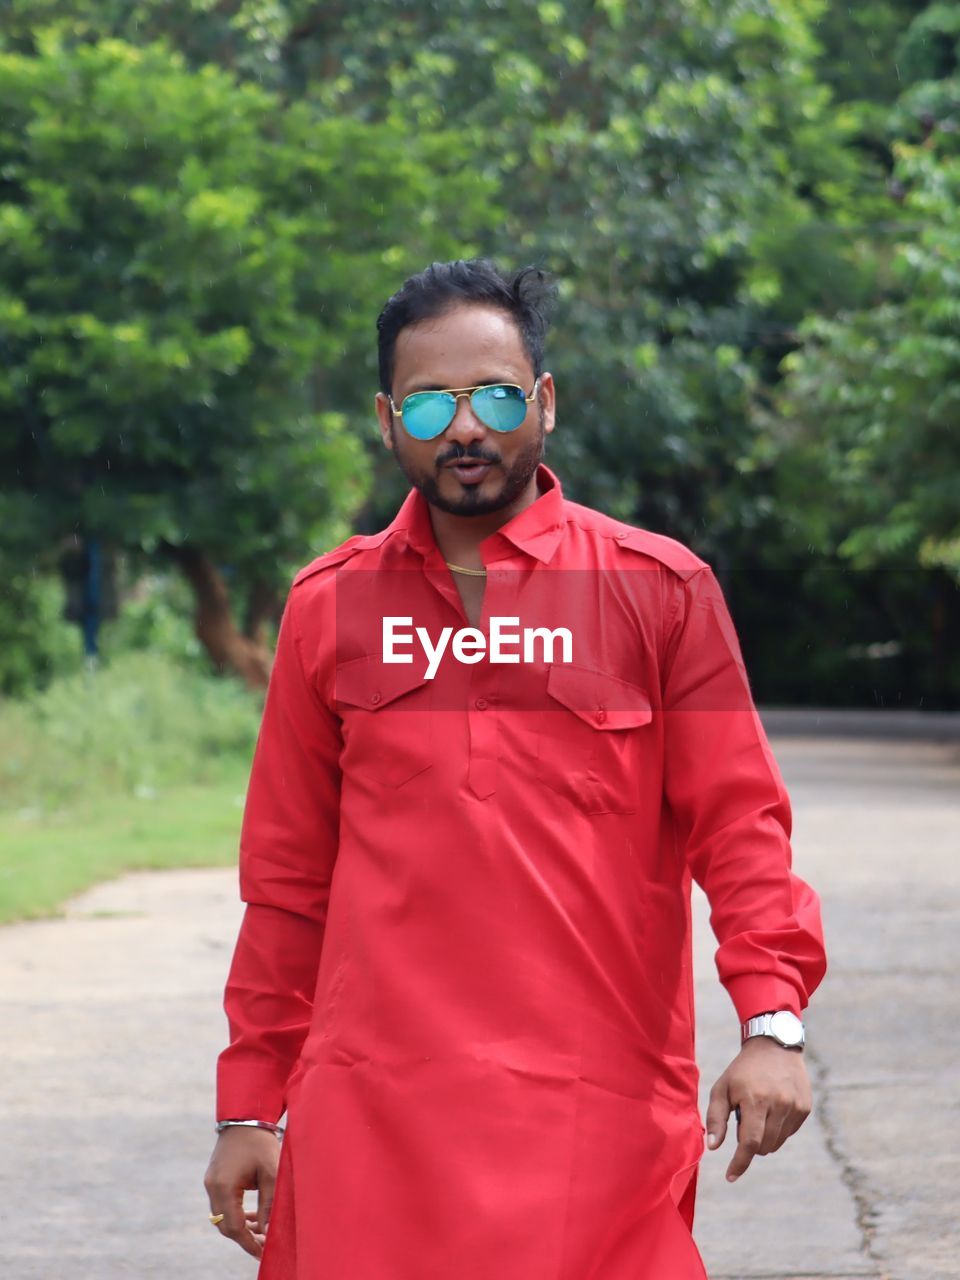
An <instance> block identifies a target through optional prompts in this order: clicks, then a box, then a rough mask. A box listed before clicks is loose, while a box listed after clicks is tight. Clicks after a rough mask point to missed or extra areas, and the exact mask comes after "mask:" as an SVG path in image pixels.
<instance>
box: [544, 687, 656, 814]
mask: <svg viewBox="0 0 960 1280" xmlns="http://www.w3.org/2000/svg"><path fill="white" fill-rule="evenodd" d="M546 691H547V697H546V699H545V703H546V707H545V710H544V711H543V712H542V713H541V716H540V724H539V733H538V739H537V756H538V776H539V778H540V780H541V781H542V782H543V783H545V784H546V785H547V786H548V787H550V788H551V789H552V790H553V791H556V792H557V793H558V794H560V795H562V796H564V797H566V798H567V799H568V800H570V801H571V802H572V803H573V804H575V805H576V806H577V808H578V809H581V810H583V811H584V812H586V813H635V812H636V811H637V809H638V807H639V804H640V795H641V786H640V780H641V776H642V771H643V769H644V768H645V767H646V768H648V767H649V765H650V759H649V753H650V751H651V748H652V746H653V737H652V734H653V730H652V729H651V727H650V725H651V721H652V719H653V710H652V707H651V705H650V697H649V695H648V693H647V691H646V690H645V689H643V688H641V687H640V686H639V685H636V684H632V683H630V682H629V681H627V680H622V679H621V678H620V677H619V676H614V675H610V674H608V673H606V672H603V671H595V670H593V669H591V668H589V667H581V666H576V665H574V664H573V663H565V664H558V665H555V666H552V667H551V668H550V670H549V672H548V675H547V684H546Z"/></svg>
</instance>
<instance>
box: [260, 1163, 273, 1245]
mask: <svg viewBox="0 0 960 1280" xmlns="http://www.w3.org/2000/svg"><path fill="white" fill-rule="evenodd" d="M276 1182H277V1180H276V1178H274V1177H271V1175H270V1174H267V1173H261V1174H260V1190H259V1192H258V1193H257V1231H258V1232H259V1233H260V1235H265V1234H266V1230H267V1223H268V1222H269V1221H270V1210H271V1208H272V1207H273V1189H274V1187H275V1186H276Z"/></svg>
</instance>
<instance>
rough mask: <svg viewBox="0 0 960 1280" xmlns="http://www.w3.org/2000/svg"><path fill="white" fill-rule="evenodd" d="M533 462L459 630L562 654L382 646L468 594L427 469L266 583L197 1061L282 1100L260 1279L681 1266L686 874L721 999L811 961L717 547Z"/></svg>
mask: <svg viewBox="0 0 960 1280" xmlns="http://www.w3.org/2000/svg"><path fill="white" fill-rule="evenodd" d="M537 478H538V483H539V486H540V490H541V493H540V496H539V497H538V499H537V500H536V501H535V502H534V503H532V504H531V505H530V506H529V507H527V508H526V509H525V510H524V511H522V512H520V514H519V515H517V516H515V517H514V518H513V519H512V520H510V521H509V522H508V523H507V524H505V525H503V526H502V528H500V529H499V530H498V531H497V532H496V533H494V534H491V535H490V536H489V537H488V538H486V539H484V541H483V542H482V543H481V544H480V554H481V557H482V559H483V563H484V564H485V565H486V566H487V569H488V576H487V580H486V589H485V595H484V603H483V617H482V621H481V629H482V630H483V632H484V634H485V635H489V620H490V618H491V617H494V616H496V617H512V618H516V619H519V621H520V624H521V626H523V627H526V626H537V625H540V626H549V627H550V628H551V629H553V628H556V627H562V626H565V627H567V628H568V630H569V631H570V633H571V636H572V661H571V662H569V663H567V662H563V661H561V657H562V655H561V654H560V652H559V649H558V650H556V651H555V652H554V654H553V656H552V660H550V658H549V655H545V654H543V653H542V652H539V651H536V652H534V653H533V654H531V656H532V657H533V658H534V660H533V661H531V662H526V663H517V664H508V663H494V662H491V661H490V660H489V655H488V656H486V657H484V658H483V659H482V660H481V661H479V662H477V663H476V664H473V665H467V664H466V663H464V662H460V661H457V660H456V659H455V657H454V656H453V654H452V653H451V652H449V651H448V652H447V654H446V655H445V657H444V658H443V660H442V662H441V664H440V667H439V669H438V671H437V673H436V676H435V678H433V679H429V678H427V675H426V666H427V662H426V658H425V657H424V655H423V652H422V651H421V649H420V648H419V645H418V644H414V645H413V646H412V648H411V647H410V646H408V647H407V648H406V650H405V652H408V653H412V657H413V661H412V663H409V664H406V665H393V664H387V663H385V662H384V661H383V658H382V618H383V616H384V615H385V614H387V615H390V616H405V617H407V618H410V619H412V625H408V626H407V628H406V629H407V630H408V631H412V628H413V627H416V626H422V627H425V628H426V630H427V632H428V633H429V634H430V635H431V637H432V638H433V639H434V640H435V639H436V637H437V635H438V634H439V632H440V629H441V628H442V627H444V626H450V627H453V628H454V629H455V630H458V629H460V628H462V627H465V626H467V625H468V624H467V621H466V618H465V616H464V614H463V610H462V607H461V604H460V599H459V596H458V593H457V590H456V587H455V584H454V581H453V577H452V575H451V572H450V571H449V570H448V569H447V568H446V567H445V565H444V563H443V557H442V555H441V554H440V551H439V549H438V548H437V545H436V542H435V540H434V537H433V532H432V528H431V524H430V518H429V513H428V509H427V505H426V502H425V501H424V499H423V498H422V497H421V495H420V494H419V493H418V492H417V491H416V490H411V491H410V493H409V494H408V496H407V498H406V500H405V502H404V503H403V506H402V507H401V509H400V511H399V513H398V515H397V517H396V519H395V520H394V521H393V523H392V524H391V525H390V526H389V527H388V528H387V529H386V530H384V531H383V532H381V533H379V534H375V535H372V536H368V537H365V536H359V535H358V536H356V537H354V538H351V539H349V540H348V541H347V542H346V543H344V544H343V546H341V547H339V548H337V549H336V550H334V551H331V552H330V553H328V554H327V555H324V556H321V557H320V558H319V559H318V560H315V561H314V562H313V563H312V564H311V565H309V566H308V567H307V568H305V569H304V570H303V571H302V572H301V573H300V574H299V575H298V576H297V577H296V579H295V580H294V584H293V587H292V589H291V591H290V595H289V598H288V601H287V607H286V610H285V613H284V618H283V623H282V626H281V630H280V636H279V641H278V647H277V654H276V660H275V665H274V669H273V675H272V678H271V682H270V688H269V691H268V694H267V701H266V705H265V709H264V717H263V724H262V728H261V732H260V737H259V740H258V743H257V749H256V753H255V757H254V762H253V769H252V773H251V779H250V787H249V792H248V796H247V804H246V810H245V813H244V821H243V831H242V836H241V850H240V876H241V893H242V897H243V900H244V901H245V902H246V903H247V904H248V905H247V908H246V912H245V915H244V920H243V924H242V927H241V930H240V935H239V938H238V941H237V947H236V952H235V955H234V959H233V964H232V967H231V971H230V976H229V979H228V983H227V989H226V998H225V1007H226V1010H227V1015H228V1018H229V1022H230V1032H231V1043H230V1046H229V1048H227V1049H226V1050H225V1051H224V1052H223V1054H222V1055H221V1057H220V1060H219V1064H218V1099H217V1114H218V1117H219V1118H221V1119H231V1118H234V1119H235V1118H259V1119H265V1120H277V1119H278V1118H279V1117H280V1116H281V1114H282V1113H283V1111H284V1109H285V1108H286V1110H287V1134H286V1137H285V1138H284V1141H283V1147H282V1151H281V1161H280V1172H279V1177H278V1183H277V1191H276V1198H275V1201H274V1207H273V1213H272V1217H271V1223H270V1229H269V1232H268V1235H267V1244H266V1248H265V1251H264V1257H263V1261H262V1264H261V1269H260V1276H261V1280H494V1278H495V1280H703V1277H704V1276H705V1274H706V1273H705V1271H704V1269H703V1263H702V1261H701V1259H700V1255H699V1253H698V1251H697V1249H696V1246H695V1245H694V1243H693V1239H692V1236H691V1233H690V1232H691V1227H692V1222H693V1202H694V1189H695V1186H696V1172H697V1167H698V1163H699V1160H700V1158H701V1155H702V1153H703V1133H704V1129H703V1124H702V1121H701V1117H700V1114H699V1109H698V1098H697V1084H698V1072H697V1067H696V1064H695V1059H694V1010H693V982H692V973H691V935H690V876H691V874H692V875H693V876H694V877H695V878H696V879H697V881H698V883H699V884H701V885H702V886H703V888H704V890H705V891H706V893H707V895H708V898H709V900H710V904H711V908H712V915H711V921H712V924H713V928H714V931H715V933H716V935H717V938H718V940H719V943H720V946H719V949H718V950H717V953H716V963H717V969H718V973H719V977H720V980H721V982H722V983H723V984H724V986H725V987H726V989H727V991H728V992H729V994H730V996H731V997H732V1000H733V1003H734V1005H735V1006H736V1009H737V1013H738V1015H739V1017H740V1019H741V1020H744V1019H746V1018H748V1017H750V1016H752V1015H753V1014H756V1013H760V1012H762V1011H764V1010H767V1009H778V1008H788V1009H792V1010H793V1011H794V1012H795V1013H797V1014H800V1013H801V1012H802V1010H803V1008H804V1007H805V1006H806V1004H807V1001H808V998H809V996H810V994H811V993H812V992H813V991H814V989H815V988H816V986H817V985H818V983H819V982H820V980H821V978H822V976H823V973H824V972H825V957H824V948H823V936H822V931H821V924H820V914H819V901H818V898H817V895H816V894H815V893H814V892H813V891H812V890H811V889H810V888H809V887H808V886H807V885H806V884H805V883H803V881H801V880H800V879H799V878H798V877H797V876H795V875H794V874H793V872H792V870H791V857H790V845H789V832H790V808H789V801H788V798H787V794H786V792H785V790H784V786H783V782H782V780H781V777H780V773H779V771H778V769H777V766H776V763H775V761H774V759H773V756H772V755H771V752H770V749H769V747H768V745H767V742H766V738H765V736H764V733H763V729H762V728H761V725H760V721H759V719H758V717H757V714H756V711H755V709H754V707H753V703H752V700H751V697H750V693H749V687H748V683H747V677H746V673H745V672H744V668H743V663H742V659H741V656H740V650H739V647H738V644H737V639H736V636H735V634H734V630H733V627H732V624H731V622H730V619H729V615H728V613H727V610H726V607H725V605H724V602H723V598H722V595H721V593H720V589H719V587H718V585H717V582H716V579H715V578H714V576H713V574H712V572H711V570H710V569H709V567H708V566H707V565H705V564H704V562H703V561H702V560H699V559H698V558H697V557H696V556H695V555H693V554H692V552H690V551H689V550H687V549H686V548H685V547H683V546H682V545H681V544H679V543H677V542H674V541H672V540H671V539H669V538H664V537H661V536H658V535H656V534H652V533H648V532H646V531H644V530H640V529H636V528H634V527H632V526H630V525H626V524H623V523H621V522H619V521H617V520H613V519H611V518H609V517H607V516H605V515H603V514H601V513H600V512H597V511H593V510H591V509H590V508H587V507H584V506H580V505H578V504H576V503H572V502H569V501H567V500H566V499H564V498H563V495H562V492H561V487H560V484H559V481H558V479H557V477H556V475H555V474H554V473H553V472H552V471H551V470H550V469H549V468H548V467H547V466H545V465H543V464H541V466H540V468H539V470H538V473H537ZM516 651H517V650H516V649H514V652H516ZM735 1042H736V1036H735V1035H734V1037H733V1043H735ZM731 1056H733V1053H732V1052H731Z"/></svg>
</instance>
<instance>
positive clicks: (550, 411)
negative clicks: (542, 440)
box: [539, 373, 557, 435]
mask: <svg viewBox="0 0 960 1280" xmlns="http://www.w3.org/2000/svg"><path fill="white" fill-rule="evenodd" d="M539 400H540V408H541V410H542V411H543V432H544V435H549V434H550V432H551V431H552V430H553V428H554V426H555V425H556V421H557V389H556V387H555V386H554V382H553V374H552V373H541V375H540V392H539Z"/></svg>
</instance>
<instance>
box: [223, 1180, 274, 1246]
mask: <svg viewBox="0 0 960 1280" xmlns="http://www.w3.org/2000/svg"><path fill="white" fill-rule="evenodd" d="M243 1191H244V1188H243V1187H235V1188H234V1189H233V1190H232V1191H231V1193H230V1196H229V1198H228V1199H226V1200H222V1201H221V1203H220V1208H219V1209H214V1210H213V1212H214V1213H222V1214H223V1221H222V1222H220V1223H218V1224H217V1230H218V1231H219V1232H220V1234H221V1235H222V1236H226V1237H227V1239H228V1240H233V1241H234V1242H235V1243H236V1244H238V1245H239V1246H240V1248H241V1249H243V1251H244V1252H245V1253H249V1254H250V1255H251V1257H254V1258H259V1257H260V1255H261V1254H262V1252H263V1246H262V1244H259V1243H258V1242H257V1241H256V1239H255V1238H254V1235H253V1232H252V1231H251V1230H250V1227H249V1226H248V1225H247V1215H246V1211H245V1210H244V1207H243Z"/></svg>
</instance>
